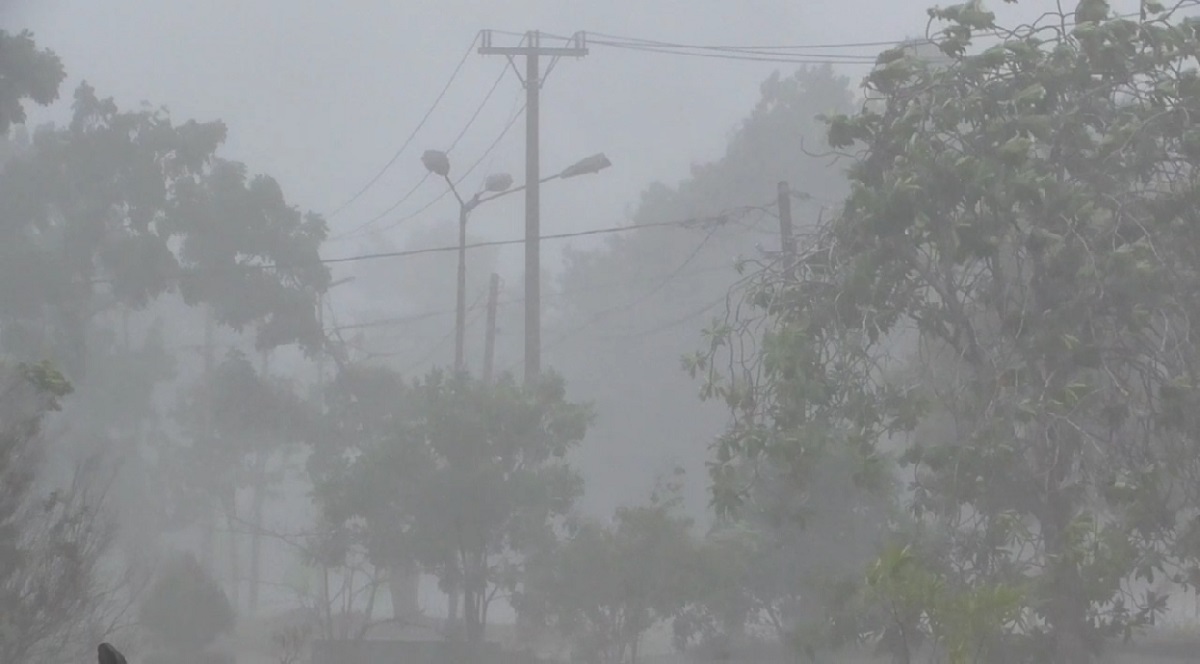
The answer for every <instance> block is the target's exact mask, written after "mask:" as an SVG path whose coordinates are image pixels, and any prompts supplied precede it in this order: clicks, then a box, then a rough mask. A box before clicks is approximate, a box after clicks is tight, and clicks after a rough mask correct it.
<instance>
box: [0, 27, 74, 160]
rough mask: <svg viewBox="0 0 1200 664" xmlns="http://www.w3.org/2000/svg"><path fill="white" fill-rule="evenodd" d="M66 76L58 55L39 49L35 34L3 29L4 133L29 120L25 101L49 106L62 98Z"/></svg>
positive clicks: (0, 93)
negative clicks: (61, 89)
mask: <svg viewBox="0 0 1200 664" xmlns="http://www.w3.org/2000/svg"><path fill="white" fill-rule="evenodd" d="M66 75H67V74H66V71H65V70H64V69H63V64H62V61H61V60H59V59H58V56H57V55H55V54H54V53H53V52H52V51H49V50H46V49H39V48H38V47H37V44H36V43H35V42H34V41H33V35H32V34H31V33H29V32H21V33H19V34H15V35H14V34H11V33H8V32H5V31H3V30H0V136H4V135H6V134H8V130H9V128H10V127H12V125H14V124H24V123H25V107H24V105H23V104H22V102H23V101H24V100H26V99H28V100H30V101H32V102H33V103H35V104H40V105H42V106H45V105H47V104H50V103H53V102H54V100H55V99H58V86H59V85H60V84H62V81H63V79H64V78H66Z"/></svg>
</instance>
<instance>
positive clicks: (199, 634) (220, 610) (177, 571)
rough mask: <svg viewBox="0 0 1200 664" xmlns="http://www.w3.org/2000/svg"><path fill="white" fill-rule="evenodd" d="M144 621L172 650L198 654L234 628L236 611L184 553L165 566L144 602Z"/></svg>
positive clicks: (217, 587)
mask: <svg viewBox="0 0 1200 664" xmlns="http://www.w3.org/2000/svg"><path fill="white" fill-rule="evenodd" d="M141 622H142V624H143V625H144V626H145V627H146V628H147V629H148V630H150V633H151V634H153V636H154V638H155V639H156V640H157V641H158V643H159V645H160V646H162V647H164V648H166V649H168V650H169V651H177V652H180V653H197V652H200V651H203V650H204V649H205V648H206V647H208V646H209V645H211V644H212V643H213V642H214V641H215V640H216V639H217V638H218V637H219V636H221V635H223V634H227V633H228V632H229V631H230V630H232V629H233V625H234V611H233V607H232V606H231V605H230V604H229V599H228V598H227V597H226V596H225V592H224V591H222V590H221V586H220V584H219V583H217V581H216V580H215V579H213V578H212V577H211V576H210V575H209V574H208V573H207V572H205V571H204V568H203V567H202V566H201V565H200V563H199V562H197V561H196V559H195V558H194V557H192V556H190V555H187V554H183V555H177V556H175V557H174V558H172V559H170V560H169V561H167V563H166V564H164V565H163V568H162V570H161V571H160V576H159V578H158V580H157V581H156V582H155V583H154V585H153V586H152V587H151V588H150V592H149V593H148V594H147V595H146V598H145V600H144V601H143V602H142V606H141Z"/></svg>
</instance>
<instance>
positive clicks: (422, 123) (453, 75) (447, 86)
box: [328, 34, 479, 217]
mask: <svg viewBox="0 0 1200 664" xmlns="http://www.w3.org/2000/svg"><path fill="white" fill-rule="evenodd" d="M478 42H479V35H478V34H476V35H475V38H474V39H472V40H471V44H470V45H469V46H468V47H467V52H466V53H463V56H462V59H460V60H459V61H458V64H457V65H456V66H455V67H454V71H453V72H451V73H450V79H449V80H448V81H446V84H445V85H444V86H442V91H441V92H439V93H438V96H437V97H436V98H435V99H434V100H433V104H432V105H431V106H430V107H429V110H428V111H425V115H424V117H422V118H421V121H420V122H418V123H417V126H416V127H415V128H414V129H413V130H412V133H410V134H409V135H408V138H406V139H404V143H403V144H401V145H400V149H398V150H396V153H395V154H393V155H392V158H391V159H389V160H388V162H387V163H386V164H384V165H383V168H381V169H379V172H378V173H376V174H375V177H373V178H371V180H370V181H369V182H367V184H366V185H364V186H363V188H362V189H359V190H358V192H357V193H356V194H354V195H353V196H351V197H350V200H348V201H346V202H345V203H342V204H341V205H340V206H338V208H337V209H336V210H334V211H333V212H331V213H329V215H328V216H329V217H334V216H336V215H338V214H339V213H341V212H342V211H343V210H345V209H346V208H347V207H349V206H350V205H352V204H353V203H354V202H355V201H357V200H358V199H359V198H361V197H362V195H363V194H365V193H367V191H368V190H369V189H370V188H371V187H373V186H375V183H376V182H379V179H380V178H382V177H383V176H384V174H385V173H387V171H388V169H390V168H391V167H392V165H393V164H395V163H396V161H397V160H398V159H400V155H402V154H404V151H405V150H406V149H408V146H409V145H410V144H411V143H412V142H413V139H414V138H416V137H417V132H419V131H421V128H422V127H424V126H425V123H426V122H428V121H429V118H430V117H432V116H433V112H434V111H435V110H437V107H438V105H439V104H441V103H442V99H443V98H444V97H445V96H446V92H447V91H448V90H449V89H450V85H451V84H453V83H454V81H455V79H457V78H458V73H459V72H460V71H462V68H463V65H464V64H466V62H467V58H468V57H470V56H471V53H472V52H473V51H474V50H475V44H476V43H478Z"/></svg>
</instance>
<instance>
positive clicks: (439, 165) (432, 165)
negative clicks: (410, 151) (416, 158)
mask: <svg viewBox="0 0 1200 664" xmlns="http://www.w3.org/2000/svg"><path fill="white" fill-rule="evenodd" d="M421 163H422V164H425V169H426V170H428V171H429V172H430V173H433V174H435V175H440V176H442V177H446V176H447V175H449V174H450V157H449V156H447V155H446V153H445V152H442V151H441V150H426V151H425V154H423V155H421Z"/></svg>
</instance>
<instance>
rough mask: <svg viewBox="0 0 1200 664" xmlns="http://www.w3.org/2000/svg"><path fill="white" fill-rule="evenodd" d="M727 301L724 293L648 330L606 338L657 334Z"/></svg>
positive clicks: (697, 316)
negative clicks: (701, 305) (697, 307)
mask: <svg viewBox="0 0 1200 664" xmlns="http://www.w3.org/2000/svg"><path fill="white" fill-rule="evenodd" d="M728 301H729V294H728V293H726V294H725V295H722V296H721V297H720V298H719V299H717V300H715V301H713V302H709V303H708V304H706V305H704V306H703V307H700V308H699V309H696V310H694V311H691V312H689V313H686V314H684V315H683V316H681V317H679V318H675V319H673V320H670V321H667V322H666V323H663V324H661V325H656V326H654V327H652V328H650V329H648V330H642V331H641V332H634V333H632V334H610V335H607V338H609V339H620V340H631V339H642V338H644V337H649V336H652V335H655V334H658V333H659V332H665V331H667V330H670V329H673V328H676V327H679V326H680V325H683V324H684V323H690V322H691V321H693V320H695V319H697V318H699V317H700V316H703V315H704V314H706V313H708V312H709V311H712V310H713V309H715V308H717V307H718V306H719V305H721V304H722V303H723V302H728Z"/></svg>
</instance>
